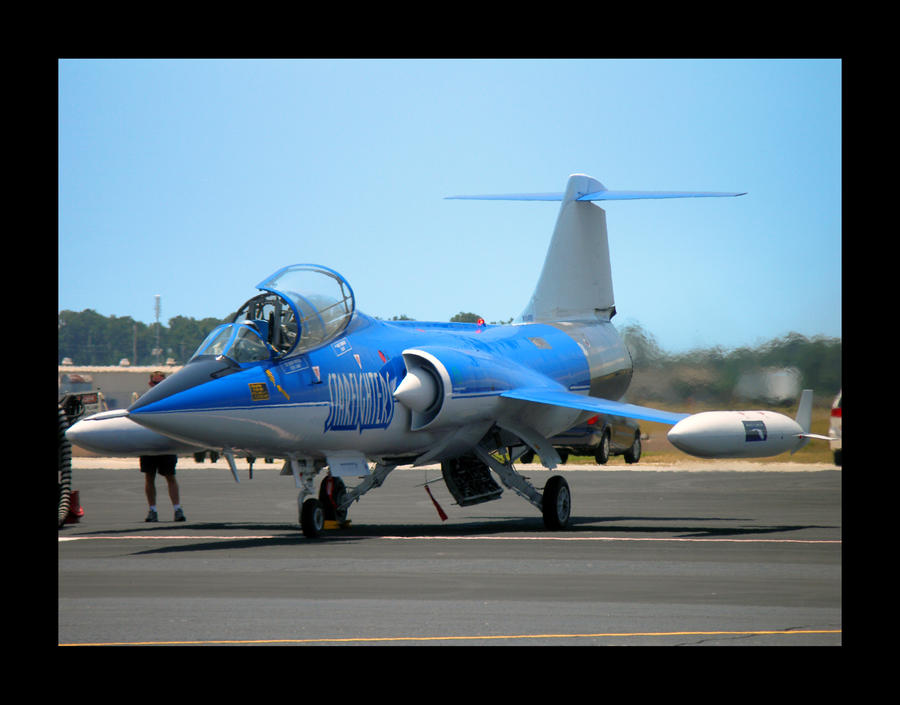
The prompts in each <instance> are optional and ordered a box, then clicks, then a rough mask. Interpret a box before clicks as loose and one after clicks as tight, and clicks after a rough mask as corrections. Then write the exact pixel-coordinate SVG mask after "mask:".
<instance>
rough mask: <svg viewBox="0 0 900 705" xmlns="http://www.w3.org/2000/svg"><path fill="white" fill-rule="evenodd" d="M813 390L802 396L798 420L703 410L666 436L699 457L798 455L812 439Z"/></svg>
mask: <svg viewBox="0 0 900 705" xmlns="http://www.w3.org/2000/svg"><path fill="white" fill-rule="evenodd" d="M811 409H812V390H809V389H805V390H803V394H802V395H801V397H800V405H799V410H798V413H797V419H796V420H795V419H792V418H789V417H787V416H785V415H784V414H779V413H776V412H774V411H703V412H701V413H699V414H692V415H691V416H688V417H687V418H684V419H682V420H681V421H679V422H678V423H676V424H675V425H674V426H672V428H671V429H669V432H668V434H667V436H666V437H667V438H668V439H669V442H670V443H671V444H672V445H673V446H675V447H676V448H678V449H679V450H680V451H683V452H685V453H687V454H688V455H694V456H697V457H698V458H767V457H771V456H773V455H779V454H781V453H784V452H787V451H790V452H791V453H794V452H796V451H797V450H799V449H800V448H802V447H803V446H804V445H806V443H807V442H808V440H809V439H810V438H820V436H817V435H816V434H812V433H809V424H810V417H811Z"/></svg>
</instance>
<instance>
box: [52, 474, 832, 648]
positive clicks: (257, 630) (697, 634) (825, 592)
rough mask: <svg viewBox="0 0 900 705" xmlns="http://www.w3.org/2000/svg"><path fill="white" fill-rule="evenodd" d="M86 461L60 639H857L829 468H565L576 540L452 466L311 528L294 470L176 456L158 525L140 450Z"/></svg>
mask: <svg viewBox="0 0 900 705" xmlns="http://www.w3.org/2000/svg"><path fill="white" fill-rule="evenodd" d="M73 466H74V471H73V487H74V489H77V490H78V491H79V495H80V500H81V505H82V507H83V508H84V512H85V514H84V517H83V518H82V519H81V521H80V523H78V524H70V525H66V526H65V527H64V528H62V529H60V530H59V532H58V534H59V543H58V610H59V613H58V643H59V644H60V645H96V644H128V645H138V644H146V645H165V644H191V645H194V644H201V645H253V644H260V645H288V646H292V645H314V646H327V645H345V644H346V645H379V646H383V645H403V646H410V645H472V646H476V645H477V646H484V645H521V646H532V645H584V646H588V645H629V646H631V645H635V646H637V645H654V646H666V645H741V646H743V645H777V646H800V645H840V644H841V643H842V621H841V551H842V544H841V534H842V521H841V471H840V470H839V469H838V468H835V467H833V466H829V465H795V464H791V463H782V464H771V465H766V464H755V463H746V462H734V463H722V464H716V465H710V464H708V463H707V464H692V463H684V464H679V465H674V466H649V465H645V464H643V463H641V464H639V465H637V466H625V465H619V466H616V467H614V466H612V465H610V466H608V469H603V470H600V469H597V466H588V467H585V466H581V468H582V469H578V468H573V467H568V466H566V467H565V469H564V470H563V473H564V476H565V477H566V479H567V481H568V483H569V486H570V488H571V490H572V493H573V520H572V523H571V525H570V527H569V528H568V529H567V530H565V531H561V532H548V531H546V530H545V529H544V528H543V522H542V520H541V517H540V513H539V512H538V511H537V510H536V509H535V508H534V507H533V506H532V505H530V504H529V503H527V502H525V501H524V500H523V499H521V498H519V497H518V496H517V495H515V493H513V492H512V491H510V490H506V491H505V492H504V494H503V496H502V497H501V499H499V500H497V501H494V502H488V503H485V504H482V505H477V506H474V507H465V508H463V507H458V506H456V505H455V504H454V502H453V499H452V498H451V496H450V494H449V492H448V491H447V489H446V488H445V487H444V485H443V483H442V482H441V481H440V469H439V468H436V467H432V468H427V469H416V470H411V469H397V470H395V471H394V472H393V473H392V474H391V475H390V476H389V477H388V478H387V480H386V481H385V483H384V486H383V487H381V488H378V489H375V490H373V491H371V492H370V493H369V494H367V495H365V496H364V497H363V498H362V499H361V500H360V501H359V502H358V503H356V504H354V505H353V506H352V507H351V509H350V517H349V518H350V519H351V520H352V525H351V526H350V527H349V528H347V529H343V530H335V531H330V532H328V533H327V534H326V535H325V536H324V537H323V538H321V539H318V540H309V539H306V538H304V537H303V536H302V534H301V533H300V531H299V527H298V524H297V490H296V489H295V487H294V482H293V478H291V477H284V476H280V475H279V471H280V465H265V464H264V463H262V462H257V463H256V464H255V466H254V473H253V475H254V476H253V479H252V480H250V479H249V478H248V473H247V470H246V467H247V466H246V464H243V465H241V464H239V467H240V468H242V469H241V471H240V479H241V482H240V484H236V483H235V482H234V479H233V478H232V476H231V473H230V471H229V470H228V469H227V465H226V464H225V462H224V460H220V461H219V462H218V463H216V464H215V465H211V464H209V463H206V464H205V465H198V464H196V463H194V462H193V461H188V460H184V461H180V462H179V469H178V480H179V484H180V488H181V498H182V504H183V506H184V509H185V513H186V515H187V521H186V522H184V523H175V522H173V521H172V510H171V504H170V502H169V499H168V496H167V495H166V492H165V482H164V481H163V480H162V479H161V478H160V479H159V480H158V481H157V491H158V493H159V501H158V504H159V507H160V512H159V514H160V522H159V523H158V524H145V523H144V521H143V520H144V517H145V515H146V513H147V507H146V500H145V498H144V491H143V479H142V477H141V475H140V472H139V471H138V469H137V467H138V464H137V460H136V459H133V460H124V459H87V458H76V459H73ZM522 471H523V474H524V475H526V476H527V477H529V478H530V479H531V481H532V483H533V484H534V485H535V486H536V487H538V488H539V489H540V488H541V487H543V485H544V483H545V482H546V480H547V478H548V477H549V476H550V473H549V472H548V471H546V470H543V469H540V468H539V466H525V467H524V468H523V469H522ZM317 479H318V478H317ZM432 481H434V482H432ZM355 482H356V480H353V479H351V481H350V482H348V485H351V486H352V485H354V484H355ZM425 482H431V484H430V485H429V486H430V488H431V490H432V493H433V495H434V497H435V499H436V500H437V501H438V502H439V503H440V504H441V506H442V507H443V509H444V511H445V512H446V513H447V514H448V515H449V519H448V520H447V521H446V522H442V521H441V520H440V518H439V516H438V513H437V511H436V509H435V507H434V505H433V504H432V502H431V499H430V498H429V496H428V494H427V493H426V490H425V488H424V486H423V484H424V483H425Z"/></svg>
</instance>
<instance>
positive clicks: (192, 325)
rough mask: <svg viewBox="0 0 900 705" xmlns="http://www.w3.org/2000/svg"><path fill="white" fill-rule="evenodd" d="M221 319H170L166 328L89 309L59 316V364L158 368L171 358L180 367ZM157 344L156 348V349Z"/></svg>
mask: <svg viewBox="0 0 900 705" xmlns="http://www.w3.org/2000/svg"><path fill="white" fill-rule="evenodd" d="M223 322H224V319H218V318H204V319H202V320H199V321H198V320H197V319H194V318H186V317H184V316H175V317H174V318H170V319H169V322H168V326H165V325H162V323H160V324H158V325H157V324H156V323H151V324H149V325H148V324H146V323H141V322H140V321H135V320H134V319H133V318H131V317H130V316H124V317H122V318H119V317H116V316H108V317H107V316H101V315H100V314H99V313H97V312H96V311H94V310H92V309H86V310H84V311H81V312H75V311H61V312H60V313H59V321H58V326H59V338H58V345H59V347H58V349H57V355H58V358H59V361H60V362H62V360H63V358H66V357H68V358H71V360H72V362H73V363H74V364H76V365H118V364H119V361H120V360H122V359H123V358H125V359H127V360H128V361H129V362H130V363H131V364H132V365H161V364H164V363H165V362H166V360H167V359H168V358H172V359H173V360H174V361H175V364H176V365H183V364H184V363H185V362H187V360H188V358H190V356H191V355H192V354H193V353H194V351H195V350H196V349H197V347H198V346H199V345H200V343H201V342H203V339H204V338H205V337H206V336H207V335H208V334H209V332H210V331H211V330H212V329H213V328H215V327H216V326H217V325H219V324H220V323H223ZM157 340H158V341H159V342H158V345H157Z"/></svg>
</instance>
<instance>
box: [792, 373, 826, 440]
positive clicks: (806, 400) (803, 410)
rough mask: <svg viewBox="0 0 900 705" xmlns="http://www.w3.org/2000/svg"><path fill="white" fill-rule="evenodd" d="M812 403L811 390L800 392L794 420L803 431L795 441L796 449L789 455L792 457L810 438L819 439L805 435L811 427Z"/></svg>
mask: <svg viewBox="0 0 900 705" xmlns="http://www.w3.org/2000/svg"><path fill="white" fill-rule="evenodd" d="M812 403H813V390H812V389H804V390H803V391H802V392H800V403H799V404H798V405H797V416H796V418H795V419H794V420H795V421H796V422H797V425H798V426H800V428H801V429H802V430H803V435H801V436H800V439H799V440H798V441H797V445H796V447H795V448H794V449H793V450H792V451H791V455H793V454H794V453H796V452H797V451H798V450H800V449H801V448H802V447H803V446H805V445H806V444H807V443H809V439H810V438H819V437H820V436H807V435H805V434H808V433H809V427H810V426H812Z"/></svg>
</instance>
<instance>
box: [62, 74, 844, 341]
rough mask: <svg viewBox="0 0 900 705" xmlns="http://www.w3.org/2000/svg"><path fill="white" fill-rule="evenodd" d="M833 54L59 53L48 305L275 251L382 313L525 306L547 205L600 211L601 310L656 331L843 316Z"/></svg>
mask: <svg viewBox="0 0 900 705" xmlns="http://www.w3.org/2000/svg"><path fill="white" fill-rule="evenodd" d="M841 68H842V67H841V62H840V61H839V60H622V61H620V60H421V61H420V60H315V61H313V60H294V61H275V60H260V61H246V60H209V61H207V60H61V61H60V62H59V65H58V69H59V74H58V75H59V272H58V276H59V309H60V310H64V309H68V310H74V311H81V310H84V309H88V308H90V309H94V310H95V311H97V312H98V313H100V314H102V315H104V316H109V315H115V316H120V317H123V316H131V317H132V318H134V319H135V320H139V321H143V322H145V323H150V322H152V321H153V320H154V295H156V294H160V295H161V297H162V299H161V301H162V313H161V320H162V322H163V323H164V324H166V323H167V322H168V320H169V318H171V317H173V316H176V315H184V316H191V317H194V318H205V317H209V316H213V317H222V316H225V315H226V314H228V313H229V312H231V311H233V310H235V309H236V308H237V306H239V305H240V304H241V303H243V302H244V301H245V300H246V299H248V298H250V297H251V296H253V295H254V294H255V293H256V288H255V286H256V284H257V283H259V282H260V281H261V280H262V279H264V278H265V277H266V276H268V275H269V274H271V273H272V272H274V271H275V270H277V269H279V268H280V267H282V266H284V265H287V264H294V263H298V262H313V263H318V264H324V265H326V266H329V267H331V268H333V269H336V270H338V271H339V272H341V273H342V274H343V275H344V276H345V277H346V278H347V279H348V281H349V282H350V285H351V286H352V287H353V289H354V293H355V294H356V300H357V307H358V308H359V309H361V310H362V311H364V312H366V313H368V314H370V315H374V316H381V317H383V318H389V317H391V316H393V315H399V314H406V315H408V316H410V317H413V318H417V319H421V320H448V319H449V318H450V317H451V316H452V315H454V314H456V313H458V312H460V311H472V312H475V313H478V314H480V315H482V316H484V318H485V319H486V320H488V321H492V320H505V319H508V318H510V317H514V316H518V314H519V313H520V312H521V310H522V308H523V307H524V306H525V304H526V303H527V302H528V299H529V297H530V295H531V292H532V289H533V287H534V284H535V282H536V281H537V277H538V275H539V273H540V269H541V264H542V262H543V258H544V254H545V252H546V248H547V245H548V244H549V238H550V233H551V231H552V228H553V224H554V222H555V220H556V215H557V210H558V207H559V204H557V203H543V202H538V203H530V202H525V203H523V202H492V201H453V200H444V197H445V196H450V195H456V194H477V193H514V192H541V191H561V190H563V188H564V186H565V183H566V180H567V178H568V176H569V174H572V173H587V174H590V175H591V176H593V177H595V178H596V179H598V180H600V181H602V182H603V183H604V184H605V185H606V187H607V188H609V189H636V190H653V189H657V190H664V189H665V190H714V191H746V192H747V195H745V196H741V197H739V198H725V199H683V200H666V201H625V202H611V203H607V204H605V205H604V208H605V210H606V212H607V224H608V228H609V236H610V250H611V255H612V271H613V281H614V291H615V297H616V307H617V310H618V315H617V316H616V318H615V319H614V323H616V324H618V325H620V326H621V325H625V324H628V323H640V324H641V325H642V326H644V328H645V329H646V330H647V331H648V332H650V333H651V334H653V335H654V336H655V337H656V339H657V341H658V342H659V344H660V345H661V346H662V347H663V348H664V349H665V350H668V351H671V352H676V351H684V350H688V349H692V348H697V347H708V346H716V345H720V346H723V347H726V348H732V347H737V346H741V345H755V344H758V343H760V342H763V341H765V340H768V339H770V338H773V337H777V336H781V335H785V334H786V333H788V332H789V331H797V332H799V333H802V334H804V335H807V336H814V335H827V336H834V337H840V336H841V290H842V289H841V199H842V194H841V132H842V114H841V113H842V110H841V109H842V106H841V90H842V89H841Z"/></svg>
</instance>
